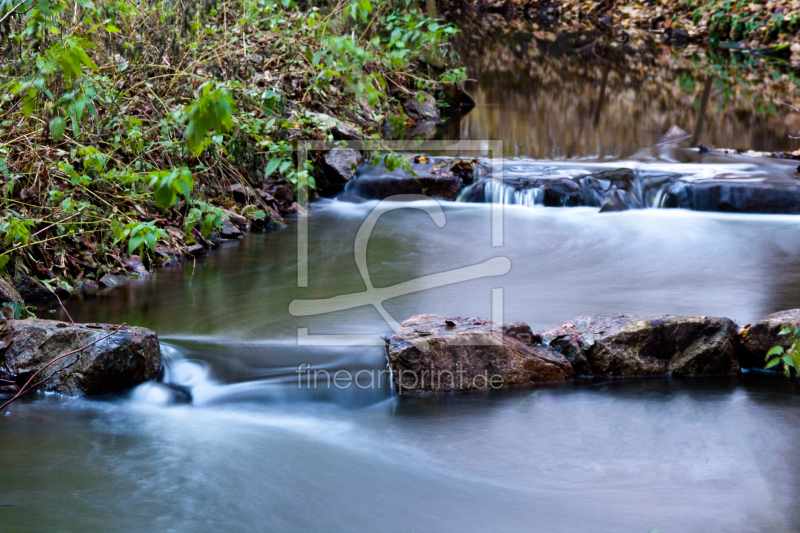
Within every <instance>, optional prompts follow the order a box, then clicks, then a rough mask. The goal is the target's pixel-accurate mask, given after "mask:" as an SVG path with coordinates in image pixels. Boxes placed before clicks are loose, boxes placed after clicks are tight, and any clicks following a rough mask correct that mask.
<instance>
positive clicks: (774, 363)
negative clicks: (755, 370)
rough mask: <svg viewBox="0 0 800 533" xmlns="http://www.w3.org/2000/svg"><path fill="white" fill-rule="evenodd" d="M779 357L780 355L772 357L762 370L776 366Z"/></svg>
mask: <svg viewBox="0 0 800 533" xmlns="http://www.w3.org/2000/svg"><path fill="white" fill-rule="evenodd" d="M780 362H781V359H780V357H776V358H775V359H772V360H771V361H770V362H768V363H767V366H765V367H764V370H769V369H770V368H773V367H776V366H778V365H779V364H780Z"/></svg>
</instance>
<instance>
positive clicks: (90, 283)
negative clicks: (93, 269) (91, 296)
mask: <svg viewBox="0 0 800 533" xmlns="http://www.w3.org/2000/svg"><path fill="white" fill-rule="evenodd" d="M75 290H76V291H85V292H97V291H98V290H100V285H99V284H98V283H97V282H96V281H94V280H92V279H82V280H81V281H80V282H79V283H78V284H77V285H75Z"/></svg>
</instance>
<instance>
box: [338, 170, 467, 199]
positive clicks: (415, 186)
mask: <svg viewBox="0 0 800 533" xmlns="http://www.w3.org/2000/svg"><path fill="white" fill-rule="evenodd" d="M463 187H464V182H463V181H462V180H461V178H459V177H458V176H455V175H453V174H420V175H419V176H417V177H414V176H410V175H409V176H400V175H396V174H383V175H373V174H370V175H362V176H359V177H357V178H355V179H353V180H351V181H350V184H349V186H348V187H347V191H346V196H347V197H349V196H350V195H353V196H357V197H360V198H364V199H366V200H383V199H384V198H388V197H389V196H394V195H397V194H424V195H426V196H430V197H432V198H437V199H440V200H455V199H456V198H457V197H458V193H459V192H461V189H462V188H463Z"/></svg>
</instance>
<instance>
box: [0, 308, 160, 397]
mask: <svg viewBox="0 0 800 533" xmlns="http://www.w3.org/2000/svg"><path fill="white" fill-rule="evenodd" d="M112 331H114V326H111V325H108V324H78V333H77V335H76V332H75V328H74V327H73V326H72V325H71V324H67V323H64V322H58V321H53V320H39V319H27V320H8V321H6V322H4V323H3V324H2V325H0V379H3V380H6V381H13V382H14V383H16V384H17V386H18V387H22V386H23V385H24V384H25V383H26V382H27V381H28V380H29V379H30V377H31V376H32V375H33V374H34V373H35V372H36V371H38V370H40V369H42V368H44V367H45V365H47V364H48V363H50V362H51V361H53V360H54V359H56V358H57V357H59V356H61V355H63V354H66V353H68V352H72V351H74V350H78V349H80V348H81V344H80V343H79V342H78V338H77V337H78V336H80V340H81V342H82V343H83V345H84V346H86V349H85V350H83V351H81V352H79V353H76V354H75V355H70V356H68V357H65V358H64V359H61V360H60V361H58V362H55V363H53V364H52V366H50V367H48V368H47V369H46V370H44V371H43V372H42V373H41V374H39V375H38V376H37V377H36V378H35V380H34V381H39V380H40V379H43V378H44V377H45V376H46V375H50V374H51V373H54V376H53V378H52V379H50V380H48V381H47V382H46V383H44V384H42V385H41V386H39V387H38V388H39V389H41V390H46V391H53V392H59V393H62V394H71V395H81V394H85V395H95V394H105V393H111V392H119V391H122V390H125V389H128V388H130V387H133V386H134V385H137V384H139V383H142V382H143V381H147V380H150V379H154V378H155V377H156V376H157V375H158V372H159V370H160V368H161V350H160V348H159V344H158V337H156V334H155V332H153V331H150V330H148V329H144V328H135V327H128V328H125V329H122V330H120V331H118V332H116V333H114V334H113V335H111V336H108V337H106V335H108V334H109V333H111V332H112ZM103 337H106V338H104V339H102V340H100V341H99V342H96V343H95V344H91V343H93V342H95V341H98V339H101V338H103ZM90 344H91V345H90Z"/></svg>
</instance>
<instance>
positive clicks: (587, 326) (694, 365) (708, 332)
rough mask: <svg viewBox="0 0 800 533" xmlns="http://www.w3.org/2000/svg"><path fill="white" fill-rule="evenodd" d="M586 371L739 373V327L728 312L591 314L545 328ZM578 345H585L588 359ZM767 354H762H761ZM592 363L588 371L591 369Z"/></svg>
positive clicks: (555, 344) (555, 343)
mask: <svg viewBox="0 0 800 533" xmlns="http://www.w3.org/2000/svg"><path fill="white" fill-rule="evenodd" d="M544 338H545V339H547V340H549V342H550V345H551V346H553V347H554V348H556V349H558V350H559V351H561V352H562V353H564V354H565V355H567V356H568V357H569V358H570V360H571V361H573V364H577V366H579V368H580V369H577V368H576V372H579V373H582V374H589V373H592V374H596V375H612V376H648V375H662V374H667V373H671V374H675V375H697V374H735V373H738V372H739V371H740V366H739V362H738V360H737V358H736V353H735V352H736V346H737V344H738V329H737V327H736V324H735V323H734V322H733V321H732V320H730V319H729V318H714V317H705V316H699V317H675V316H661V317H641V316H632V315H623V314H613V315H591V316H584V317H580V318H577V319H575V320H573V321H572V322H571V323H568V324H564V325H562V327H561V328H559V329H556V330H551V331H549V332H547V333H545V334H544ZM577 348H580V350H582V351H583V353H584V354H585V356H586V360H587V362H588V365H587V363H586V362H584V361H583V359H582V358H580V356H579V354H578V351H577ZM762 357H763V356H762ZM587 366H588V371H587Z"/></svg>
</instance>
